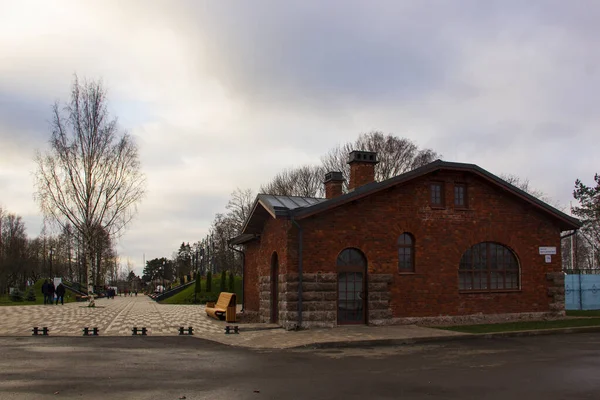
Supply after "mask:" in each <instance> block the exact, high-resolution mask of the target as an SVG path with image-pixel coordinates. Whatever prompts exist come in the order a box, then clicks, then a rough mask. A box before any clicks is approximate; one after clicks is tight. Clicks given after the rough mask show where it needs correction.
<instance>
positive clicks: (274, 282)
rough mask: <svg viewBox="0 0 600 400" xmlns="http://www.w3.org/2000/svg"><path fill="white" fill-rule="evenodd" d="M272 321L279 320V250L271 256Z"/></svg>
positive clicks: (276, 321)
mask: <svg viewBox="0 0 600 400" xmlns="http://www.w3.org/2000/svg"><path fill="white" fill-rule="evenodd" d="M271 322H272V323H274V324H276V323H278V322H279V259H278V257H277V252H273V255H272V256H271Z"/></svg>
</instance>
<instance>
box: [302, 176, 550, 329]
mask: <svg viewBox="0 0 600 400" xmlns="http://www.w3.org/2000/svg"><path fill="white" fill-rule="evenodd" d="M431 180H435V181H441V182H444V191H445V199H446V208H445V209H431V207H429V187H428V182H430V181H431ZM454 182H461V183H466V184H467V185H468V193H467V195H468V205H469V208H468V209H467V210H459V209H455V208H454V206H453V198H454V192H453V183H454ZM300 223H301V224H302V226H303V228H304V272H305V273H318V272H324V273H326V272H334V271H335V262H336V258H337V255H338V254H339V253H340V252H341V251H342V250H343V249H344V248H346V247H356V248H358V249H360V250H361V251H363V252H364V254H365V255H366V257H367V260H368V270H369V274H390V275H391V276H392V282H391V283H390V307H391V313H392V316H393V317H395V318H401V317H428V316H439V315H469V314H478V313H484V314H501V313H524V312H549V311H555V309H556V308H557V306H556V305H555V306H553V308H551V307H550V304H551V303H556V301H555V300H556V298H558V301H560V297H557V296H555V295H554V294H550V293H549V290H548V289H549V287H550V285H551V284H552V283H551V281H549V280H548V279H546V274H547V273H552V272H560V270H561V265H560V259H561V256H560V231H559V228H558V227H557V226H556V225H555V224H554V223H553V221H552V220H551V219H550V218H549V217H547V216H546V215H545V214H542V213H541V212H539V211H537V210H536V209H534V208H533V207H532V206H529V205H527V204H526V203H524V202H523V201H522V200H519V199H517V198H515V197H514V196H512V195H510V194H508V193H507V192H505V191H503V190H501V189H499V188H497V187H496V186H495V185H492V184H490V183H488V182H487V181H485V180H484V179H482V178H479V177H477V176H476V175H474V174H470V173H464V174H463V173H460V174H458V173H450V172H438V173H436V174H435V175H433V174H432V175H430V176H426V177H422V178H421V179H419V180H417V181H413V182H411V183H410V184H408V185H405V186H401V187H394V188H391V189H388V190H386V191H383V192H379V193H377V194H374V195H371V196H368V197H366V198H364V199H361V200H358V201H355V202H353V203H350V204H346V205H344V206H341V207H338V208H337V209H333V210H330V211H328V212H324V213H321V214H318V215H316V216H313V217H309V218H307V219H305V220H302V221H300ZM403 232H410V233H411V234H412V235H413V236H414V238H415V265H416V268H415V272H414V273H409V274H399V273H398V268H397V262H398V256H397V247H396V240H397V238H398V236H399V235H401V234H402V233H403ZM483 241H493V242H498V243H501V244H503V245H505V246H507V247H509V248H511V249H512V250H513V251H514V252H515V254H516V256H517V258H518V260H519V263H520V267H521V287H522V290H521V291H519V292H510V293H507V292H499V293H459V290H458V265H459V261H460V258H461V256H462V254H463V253H464V252H465V251H466V250H467V249H468V248H469V247H471V246H472V245H474V244H477V243H479V242H483ZM539 246H556V248H557V251H558V252H559V254H557V255H556V256H553V257H552V262H551V263H549V264H545V263H544V258H543V256H540V255H539V254H538V247H539ZM553 293H554V292H553Z"/></svg>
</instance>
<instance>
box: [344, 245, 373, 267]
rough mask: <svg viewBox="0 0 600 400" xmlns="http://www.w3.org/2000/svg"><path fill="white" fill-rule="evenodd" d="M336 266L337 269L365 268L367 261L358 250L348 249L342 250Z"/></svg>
mask: <svg viewBox="0 0 600 400" xmlns="http://www.w3.org/2000/svg"><path fill="white" fill-rule="evenodd" d="M336 264H337V266H338V267H366V266H367V260H366V259H365V256H364V255H363V253H362V252H361V251H360V250H358V249H353V248H348V249H344V250H342V252H341V253H340V255H339V256H338V258H337V263H336Z"/></svg>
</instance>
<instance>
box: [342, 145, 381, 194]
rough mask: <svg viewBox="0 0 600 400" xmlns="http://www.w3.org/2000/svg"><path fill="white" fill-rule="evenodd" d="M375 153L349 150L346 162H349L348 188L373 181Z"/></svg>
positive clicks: (375, 162) (352, 188)
mask: <svg viewBox="0 0 600 400" xmlns="http://www.w3.org/2000/svg"><path fill="white" fill-rule="evenodd" d="M377 163H379V161H377V153H375V152H373V151H357V150H354V151H352V152H350V157H349V160H348V164H350V183H349V184H348V190H354V189H356V188H358V187H361V186H363V185H366V184H367V183H371V182H374V181H375V164H377Z"/></svg>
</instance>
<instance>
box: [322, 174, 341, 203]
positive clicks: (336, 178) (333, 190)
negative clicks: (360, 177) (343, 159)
mask: <svg viewBox="0 0 600 400" xmlns="http://www.w3.org/2000/svg"><path fill="white" fill-rule="evenodd" d="M344 181H345V179H344V176H343V175H342V173H341V172H338V171H331V172H328V173H326V174H325V198H327V199H333V198H334V197H338V196H341V195H342V186H343V185H344Z"/></svg>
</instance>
